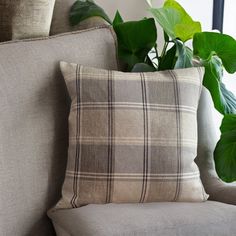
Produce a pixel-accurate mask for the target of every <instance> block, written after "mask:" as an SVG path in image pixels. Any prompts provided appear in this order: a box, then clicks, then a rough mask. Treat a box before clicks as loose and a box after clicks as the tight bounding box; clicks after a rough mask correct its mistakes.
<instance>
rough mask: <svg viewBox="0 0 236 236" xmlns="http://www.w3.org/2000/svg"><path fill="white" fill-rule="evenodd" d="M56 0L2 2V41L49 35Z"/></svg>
mask: <svg viewBox="0 0 236 236" xmlns="http://www.w3.org/2000/svg"><path fill="white" fill-rule="evenodd" d="M54 3H55V0H11V1H9V0H3V1H1V2H0V32H1V33H0V42H3V41H8V40H12V39H25V38H34V37H42V36H48V35H49V31H50V25H51V20H52V13H53V8H54Z"/></svg>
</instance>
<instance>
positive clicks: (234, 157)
mask: <svg viewBox="0 0 236 236" xmlns="http://www.w3.org/2000/svg"><path fill="white" fill-rule="evenodd" d="M221 131H222V135H221V138H220V140H219V142H218V143H217V145H216V149H215V151H214V160H215V167H216V171H217V174H218V176H219V177H220V178H221V179H222V180H223V181H225V182H229V183H230V182H234V181H236V115H232V114H231V115H225V116H224V119H223V121H222V125H221Z"/></svg>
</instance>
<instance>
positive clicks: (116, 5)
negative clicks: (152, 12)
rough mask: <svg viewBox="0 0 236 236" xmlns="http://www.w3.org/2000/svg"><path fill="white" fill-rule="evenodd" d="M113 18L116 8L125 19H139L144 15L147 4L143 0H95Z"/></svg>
mask: <svg viewBox="0 0 236 236" xmlns="http://www.w3.org/2000/svg"><path fill="white" fill-rule="evenodd" d="M95 2H96V3H97V4H98V5H99V6H102V7H103V8H104V9H105V11H106V12H107V13H108V15H109V16H110V18H111V19H112V20H113V18H114V16H115V13H116V10H117V9H118V10H119V11H120V13H121V15H122V17H123V18H124V19H125V20H139V19H142V18H143V17H144V16H145V15H146V10H147V8H148V5H147V4H146V1H145V0H95Z"/></svg>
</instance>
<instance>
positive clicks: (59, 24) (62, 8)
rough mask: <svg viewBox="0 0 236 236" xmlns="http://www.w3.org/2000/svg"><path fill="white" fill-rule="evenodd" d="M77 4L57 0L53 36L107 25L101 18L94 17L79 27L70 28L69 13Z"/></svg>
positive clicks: (52, 26) (68, 0) (71, 1)
mask: <svg viewBox="0 0 236 236" xmlns="http://www.w3.org/2000/svg"><path fill="white" fill-rule="evenodd" d="M74 3H75V0H56V3H55V8H54V13H53V19H52V25H51V31H50V34H51V35H55V34H59V33H64V32H69V31H75V30H82V29H88V28H91V27H96V26H101V25H106V24H107V23H106V21H104V20H103V19H102V18H100V17H92V18H90V19H87V20H84V21H83V22H81V23H80V24H79V25H77V26H73V27H72V26H70V22H69V13H70V8H71V6H72V5H73V4H74Z"/></svg>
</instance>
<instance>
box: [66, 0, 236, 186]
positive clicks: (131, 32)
mask: <svg viewBox="0 0 236 236" xmlns="http://www.w3.org/2000/svg"><path fill="white" fill-rule="evenodd" d="M146 1H147V2H148V4H149V6H150V9H149V11H150V13H151V14H152V15H153V18H144V19H142V20H140V21H129V22H124V21H123V19H122V17H121V15H120V13H119V11H117V13H116V15H115V17H114V20H113V21H111V20H110V18H109V17H108V16H107V14H106V13H105V11H104V10H103V9H102V8H101V7H100V6H98V5H97V4H96V3H95V2H93V1H92V0H78V1H76V2H75V3H74V5H73V6H72V8H71V12H70V22H71V25H76V24H79V23H80V22H81V21H83V20H85V19H87V18H89V17H94V16H99V17H102V18H103V19H104V20H105V21H107V22H108V23H109V24H111V25H112V26H113V28H114V31H115V32H116V35H117V39H118V55H119V59H120V60H121V62H122V63H123V64H124V65H125V68H124V70H125V71H128V72H151V71H160V70H167V69H178V68H188V67H193V66H196V64H197V65H201V66H204V67H205V74H204V79H203V85H204V86H205V87H206V88H207V89H208V90H209V91H210V93H211V96H212V100H213V102H214V106H215V108H216V110H217V111H218V112H220V113H221V114H222V115H223V116H224V117H223V120H222V124H221V128H220V129H221V133H222V134H221V138H220V140H219V142H218V143H217V145H216V148H215V151H214V159H215V166H216V171H217V173H218V175H219V177H220V178H221V179H222V180H224V181H225V182H233V181H236V97H235V96H234V95H233V93H231V92H230V91H229V90H227V89H226V87H225V85H224V84H223V82H222V78H223V71H224V70H226V71H227V72H228V73H234V72H236V40H235V39H234V38H232V37H231V36H229V35H226V34H221V33H217V32H202V30H201V24H200V22H196V21H194V20H193V19H192V18H191V16H189V15H188V13H187V12H186V11H185V10H184V8H183V7H182V6H181V5H180V4H179V3H178V2H177V1H175V0H166V1H165V3H164V5H163V7H162V8H159V9H156V8H153V7H152V4H151V0H146ZM155 22H157V23H158V24H159V25H160V26H161V27H162V29H163V32H164V42H165V43H164V46H163V48H162V50H161V53H160V54H159V53H158V51H160V50H158V49H160V48H157V46H158V45H157V44H156V41H157V28H156V24H155ZM189 41H192V49H191V48H190V47H188V46H187V45H186V42H189Z"/></svg>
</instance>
